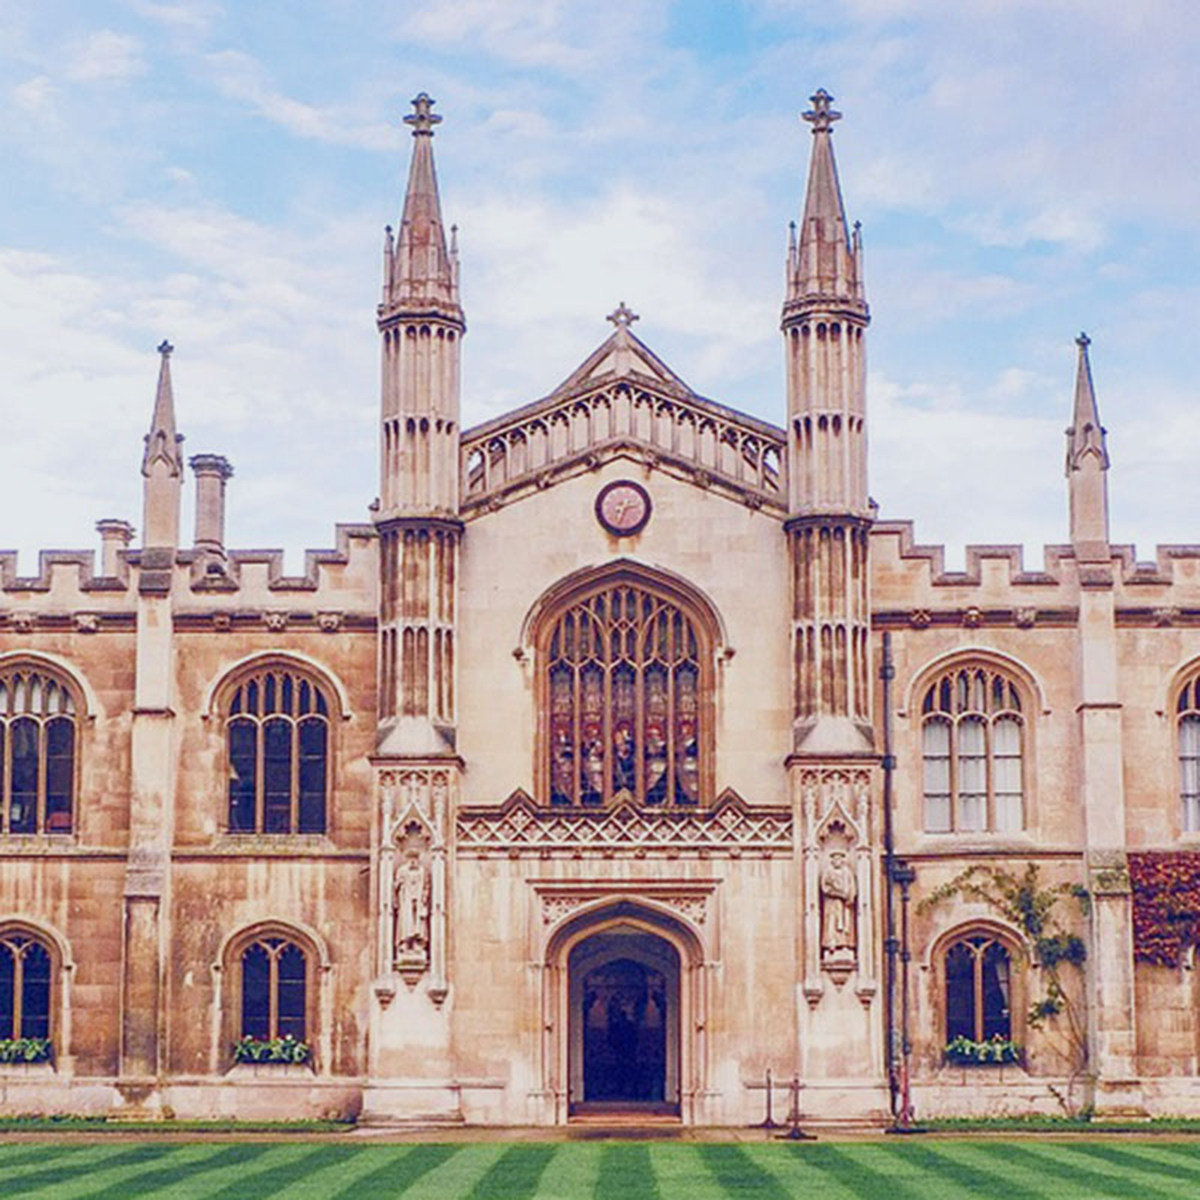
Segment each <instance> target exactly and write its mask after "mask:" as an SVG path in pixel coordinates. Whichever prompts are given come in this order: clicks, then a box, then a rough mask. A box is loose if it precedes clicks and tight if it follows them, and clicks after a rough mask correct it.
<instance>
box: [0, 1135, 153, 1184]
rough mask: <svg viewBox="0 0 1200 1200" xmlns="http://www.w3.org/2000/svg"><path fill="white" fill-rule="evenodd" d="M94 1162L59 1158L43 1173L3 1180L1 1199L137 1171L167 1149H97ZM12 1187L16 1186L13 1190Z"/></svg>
mask: <svg viewBox="0 0 1200 1200" xmlns="http://www.w3.org/2000/svg"><path fill="white" fill-rule="evenodd" d="M94 1149H95V1150H96V1155H95V1157H94V1158H87V1159H85V1158H84V1157H83V1156H82V1155H78V1156H75V1155H73V1156H71V1157H70V1158H67V1159H66V1161H65V1162H64V1161H63V1156H62V1155H59V1154H55V1156H54V1158H53V1159H52V1160H51V1165H50V1166H48V1167H45V1168H44V1169H42V1170H37V1171H29V1172H26V1173H24V1174H21V1175H18V1176H17V1177H16V1179H13V1180H8V1179H4V1180H0V1196H25V1195H28V1194H30V1193H31V1192H35V1191H40V1190H41V1189H43V1188H48V1187H56V1186H58V1185H60V1184H65V1183H69V1182H70V1181H71V1180H72V1179H76V1178H78V1176H79V1173H80V1172H81V1171H87V1172H89V1174H93V1175H94V1174H98V1173H99V1172H101V1171H113V1170H120V1169H123V1168H125V1167H132V1168H134V1169H135V1170H136V1169H139V1168H141V1167H143V1166H145V1165H146V1164H147V1163H152V1162H154V1161H155V1160H156V1159H158V1158H161V1157H162V1154H163V1152H164V1151H165V1150H168V1149H170V1147H166V1146H143V1145H139V1146H126V1147H124V1148H122V1147H120V1146H96V1147H94ZM10 1183H11V1185H12V1186H9V1185H10Z"/></svg>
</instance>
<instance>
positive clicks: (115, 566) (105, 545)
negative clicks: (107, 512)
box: [96, 517, 133, 579]
mask: <svg viewBox="0 0 1200 1200" xmlns="http://www.w3.org/2000/svg"><path fill="white" fill-rule="evenodd" d="M96 531H97V532H98V533H99V534H100V574H101V575H103V576H104V577H105V578H106V579H112V578H113V577H115V576H117V575H119V574H120V573H121V551H122V550H126V549H128V547H129V543H130V542H132V541H133V526H132V525H130V523H129V522H128V521H121V520H119V519H117V518H116V517H105V518H104V520H102V521H97V522H96Z"/></svg>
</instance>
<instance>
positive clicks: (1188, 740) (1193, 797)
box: [1175, 675, 1200, 833]
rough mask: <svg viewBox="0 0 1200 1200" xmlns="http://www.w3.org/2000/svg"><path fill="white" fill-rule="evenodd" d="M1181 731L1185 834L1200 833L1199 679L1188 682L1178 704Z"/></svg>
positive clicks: (1176, 710) (1199, 677) (1198, 677)
mask: <svg viewBox="0 0 1200 1200" xmlns="http://www.w3.org/2000/svg"><path fill="white" fill-rule="evenodd" d="M1175 712H1176V720H1177V722H1178V730H1179V783H1180V799H1181V800H1182V802H1183V829H1184V832H1185V833H1200V675H1196V676H1194V677H1193V678H1191V679H1189V680H1188V682H1187V683H1185V684H1184V685H1183V687H1182V688H1181V689H1180V692H1179V699H1178V700H1177V701H1176V702H1175Z"/></svg>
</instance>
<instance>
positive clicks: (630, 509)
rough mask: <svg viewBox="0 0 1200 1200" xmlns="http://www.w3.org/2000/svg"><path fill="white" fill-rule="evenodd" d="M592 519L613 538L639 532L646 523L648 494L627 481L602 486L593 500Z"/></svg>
mask: <svg viewBox="0 0 1200 1200" xmlns="http://www.w3.org/2000/svg"><path fill="white" fill-rule="evenodd" d="M596 519H597V520H598V521H599V522H600V524H601V525H603V526H604V528H605V529H607V530H608V532H609V533H612V534H615V535H616V536H617V537H630V536H631V535H632V534H635V533H640V532H641V531H642V530H643V529H644V528H645V526H646V522H647V521H649V520H650V494H649V492H647V491H646V489H645V488H644V487H642V485H641V484H640V483H634V482H633V481H632V480H630V479H618V480H617V481H616V482H615V483H610V484H606V485H605V487H603V488H602V489H601V491H600V495H598V496H597V497H596Z"/></svg>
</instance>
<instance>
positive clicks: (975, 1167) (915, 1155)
mask: <svg viewBox="0 0 1200 1200" xmlns="http://www.w3.org/2000/svg"><path fill="white" fill-rule="evenodd" d="M880 1148H881V1149H882V1150H883V1152H884V1153H885V1154H890V1155H892V1156H893V1157H896V1158H899V1159H902V1160H903V1161H904V1162H906V1163H908V1164H909V1165H913V1166H917V1167H919V1168H921V1169H922V1170H925V1171H928V1172H929V1173H930V1174H931V1175H933V1176H935V1177H936V1178H939V1179H949V1180H951V1181H952V1182H953V1183H954V1185H955V1187H957V1188H960V1189H962V1190H964V1191H967V1192H970V1193H971V1195H973V1196H987V1197H998V1198H1001V1200H1002V1198H1003V1197H1011V1200H1043V1198H1044V1196H1045V1192H1044V1191H1043V1190H1042V1189H1041V1188H1037V1189H1034V1188H1028V1187H1025V1186H1024V1185H1022V1184H1020V1183H1017V1182H1016V1181H1015V1180H1014V1179H1013V1178H1012V1177H1011V1175H1008V1174H1005V1175H1004V1176H999V1175H997V1174H996V1173H995V1171H993V1170H991V1169H990V1168H989V1167H988V1166H987V1165H986V1163H985V1161H984V1160H979V1161H977V1162H974V1163H973V1162H971V1161H969V1151H970V1147H969V1146H968V1147H967V1150H968V1160H967V1161H964V1156H963V1155H962V1154H961V1153H956V1152H955V1150H956V1145H955V1143H945V1144H942V1145H938V1146H930V1145H921V1144H919V1143H916V1144H908V1145H904V1146H900V1145H897V1144H896V1143H895V1142H890V1143H884V1145H883V1146H881V1147H880Z"/></svg>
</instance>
